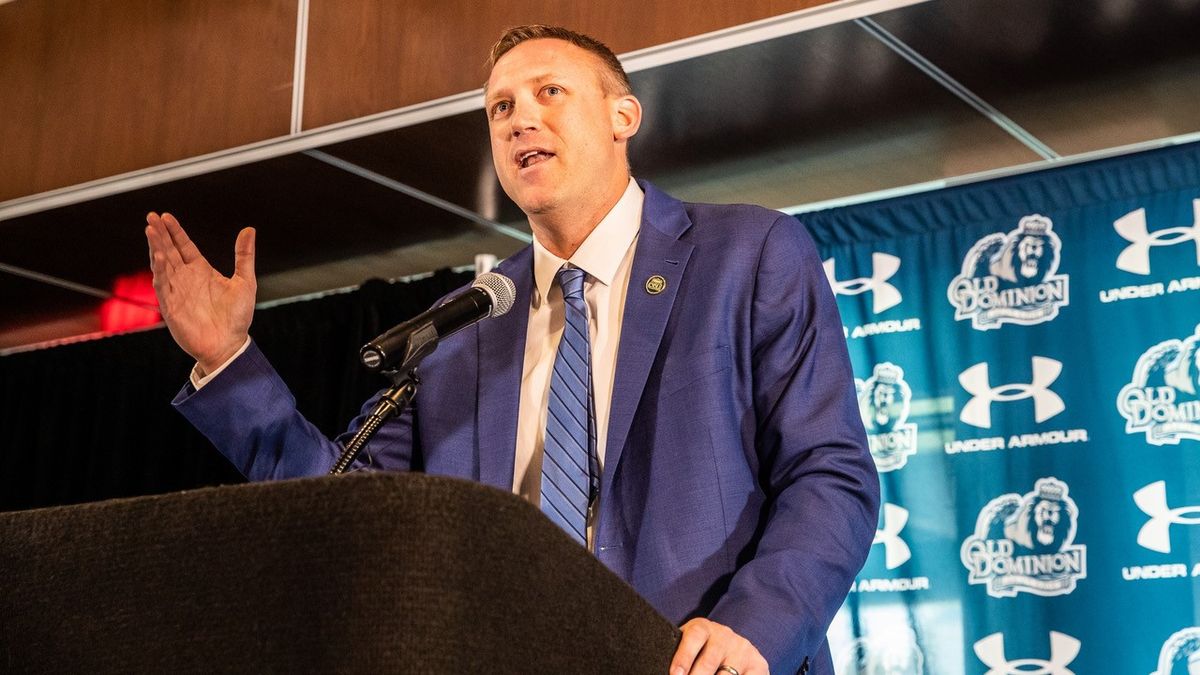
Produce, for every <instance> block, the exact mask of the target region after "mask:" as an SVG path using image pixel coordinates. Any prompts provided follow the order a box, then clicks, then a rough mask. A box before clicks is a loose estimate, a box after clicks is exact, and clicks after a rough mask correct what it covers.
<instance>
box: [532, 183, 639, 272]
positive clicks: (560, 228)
mask: <svg viewBox="0 0 1200 675" xmlns="http://www.w3.org/2000/svg"><path fill="white" fill-rule="evenodd" d="M614 183H615V181H614ZM628 187H629V174H625V176H624V178H622V179H621V181H620V184H619V187H618V186H616V185H614V187H613V188H611V189H609V190H608V193H607V195H605V197H606V198H605V199H604V200H603V201H598V202H597V203H596V204H595V205H594V206H591V207H589V208H584V209H576V210H573V211H571V212H570V213H566V212H563V211H562V210H561V209H560V210H558V211H556V212H553V213H539V214H533V215H530V216H529V226H530V228H531V229H532V230H533V234H534V236H536V237H537V240H538V242H540V243H541V244H542V246H544V247H546V250H548V251H550V252H551V253H553V254H554V255H556V256H558V257H559V258H562V259H563V260H569V259H570V258H571V256H573V255H575V251H577V250H579V247H580V246H581V245H583V242H584V241H585V240H586V239H587V238H588V236H589V235H591V233H592V231H593V230H595V229H596V226H597V225H599V224H600V221H602V220H604V217H605V216H607V215H608V214H609V212H610V211H612V210H613V207H614V206H616V205H617V202H619V201H621V197H622V196H624V194H625V190H626V189H627V188H628Z"/></svg>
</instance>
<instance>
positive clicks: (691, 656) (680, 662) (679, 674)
mask: <svg viewBox="0 0 1200 675" xmlns="http://www.w3.org/2000/svg"><path fill="white" fill-rule="evenodd" d="M682 629H683V637H681V638H679V646H678V647H676V648H675V656H674V657H672V658H671V671H670V672H671V675H685V674H686V673H687V672H688V671H690V670H691V669H692V664H693V663H694V662H695V661H696V655H697V654H699V653H700V650H701V649H702V648H703V647H704V643H705V642H706V641H707V640H708V629H707V627H706V626H705V625H704V623H703V622H702V621H701V620H699V619H692V620H691V621H689V622H687V623H685V624H683V627H682Z"/></svg>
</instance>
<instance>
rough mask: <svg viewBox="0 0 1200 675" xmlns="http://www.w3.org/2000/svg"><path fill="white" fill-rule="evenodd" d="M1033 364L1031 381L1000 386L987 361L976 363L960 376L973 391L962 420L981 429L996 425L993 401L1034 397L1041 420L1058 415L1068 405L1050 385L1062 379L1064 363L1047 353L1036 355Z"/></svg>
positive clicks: (970, 391)
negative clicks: (994, 380)
mask: <svg viewBox="0 0 1200 675" xmlns="http://www.w3.org/2000/svg"><path fill="white" fill-rule="evenodd" d="M1031 361H1032V364H1033V381H1032V382H1030V383H1029V384H1023V383H1022V384H1002V385H1000V386H998V387H993V386H992V385H991V380H990V378H989V374H988V364H987V362H986V361H985V362H983V363H976V364H975V365H973V366H971V367H970V368H967V369H966V370H964V371H963V372H962V374H960V375H959V376H958V381H959V383H960V384H962V387H963V389H966V390H967V393H968V394H971V400H970V401H967V404H966V405H965V406H963V409H962V413H961V414H960V415H959V416H958V418H959V419H960V420H962V421H963V422H966V423H967V424H970V425H971V426H975V427H980V428H981V429H990V428H992V403H997V402H1003V403H1007V402H1009V401H1020V400H1021V399H1026V398H1032V399H1033V417H1034V419H1035V420H1036V421H1038V422H1045V421H1046V420H1048V419H1050V418H1051V417H1054V416H1055V415H1057V414H1059V413H1060V412H1062V411H1063V410H1066V406H1065V405H1063V400H1062V398H1061V397H1059V395H1058V394H1056V393H1054V392H1053V391H1050V385H1052V384H1054V381H1055V380H1057V379H1058V375H1059V373H1061V372H1062V363H1061V362H1059V361H1055V360H1054V359H1049V358H1046V357H1044V356H1035V357H1033V358H1032V359H1031Z"/></svg>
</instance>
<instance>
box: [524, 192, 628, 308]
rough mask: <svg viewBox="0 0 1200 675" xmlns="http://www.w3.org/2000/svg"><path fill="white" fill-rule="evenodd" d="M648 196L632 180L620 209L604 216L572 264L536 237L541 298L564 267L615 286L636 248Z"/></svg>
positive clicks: (535, 272) (535, 267)
mask: <svg viewBox="0 0 1200 675" xmlns="http://www.w3.org/2000/svg"><path fill="white" fill-rule="evenodd" d="M645 198H646V195H645V194H644V193H643V192H642V189H641V188H640V187H638V184H637V182H636V181H634V180H633V178H632V177H631V178H630V179H629V186H628V187H626V188H625V193H624V194H623V195H621V198H620V199H619V200H617V203H616V205H614V206H613V207H612V210H610V211H609V212H608V215H606V216H604V219H603V220H601V221H600V223H599V224H598V225H596V228H595V229H594V230H592V232H591V234H589V235H588V236H587V239H584V240H583V243H582V244H580V245H579V249H578V250H576V251H575V255H573V256H571V259H570V260H563V259H562V258H560V257H558V256H556V255H554V254H553V253H551V252H550V251H548V250H547V249H546V247H545V246H542V244H541V242H539V241H538V240H537V236H536V235H535V236H534V238H533V279H534V283H536V284H537V290H538V294H539V295H540V296H541V297H545V296H546V293H547V292H548V291H549V290H550V286H551V285H552V284H553V283H554V275H556V274H557V273H558V270H559V269H560V268H561V267H562V266H563V264H564V263H567V262H569V263H571V264H572V265H574V266H575V267H578V268H579V269H581V270H583V271H584V272H587V273H588V274H589V275H591V276H592V278H593V279H595V280H597V281H599V282H600V283H602V284H604V285H605V286H611V285H612V282H613V279H614V278H615V277H616V276H617V268H618V267H620V266H621V261H622V260H623V259H624V258H625V254H626V253H627V252H628V251H629V247H630V246H632V245H633V240H634V239H635V238H636V237H637V233H638V230H639V229H640V228H641V225H642V203H643V202H644V201H645Z"/></svg>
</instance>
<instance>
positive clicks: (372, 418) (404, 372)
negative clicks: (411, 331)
mask: <svg viewBox="0 0 1200 675" xmlns="http://www.w3.org/2000/svg"><path fill="white" fill-rule="evenodd" d="M383 374H384V375H386V376H387V377H388V378H389V379H390V380H391V381H392V386H391V387H389V388H388V389H387V390H385V391H384V392H383V394H382V395H380V397H379V403H377V404H375V409H374V410H372V411H371V414H370V415H368V416H367V420H366V421H365V422H363V425H362V426H361V427H359V428H358V431H357V432H355V434H354V437H353V438H351V439H350V442H349V443H347V444H346V448H345V450H343V451H342V456H341V457H339V458H338V461H337V463H336V464H334V465H333V468H332V469H330V470H329V475H331V476H336V475H337V474H340V473H344V472H345V471H346V469H347V468H348V467H349V466H350V463H351V462H353V461H354V460H355V458H357V457H358V454H359V453H360V452H362V449H363V447H364V446H365V445H366V444H367V441H369V440H371V437H372V436H374V435H375V432H377V431H379V427H381V426H383V423H384V422H386V421H388V420H389V419H391V418H392V417H394V416H396V415H397V414H399V413H401V412H403V411H404V409H405V408H407V407H408V404H409V403H411V402H412V400H413V397H414V396H416V395H417V387H419V386H420V384H421V380H420V378H418V377H417V369H416V368H415V367H412V368H404V369H396V370H389V371H385V372H384V373H383Z"/></svg>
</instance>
